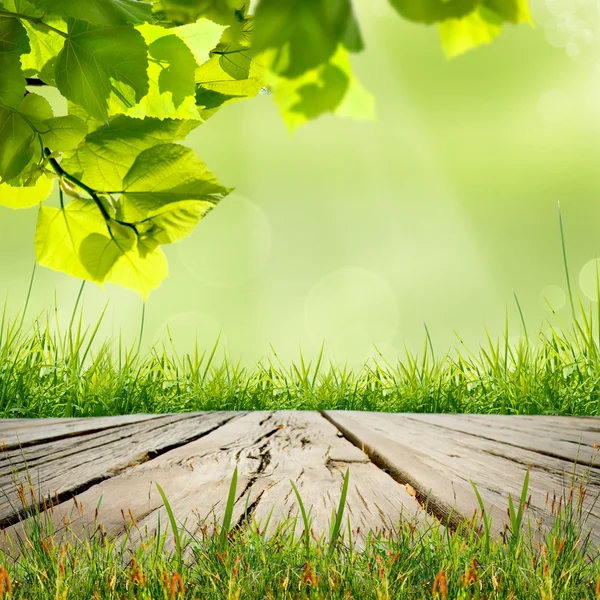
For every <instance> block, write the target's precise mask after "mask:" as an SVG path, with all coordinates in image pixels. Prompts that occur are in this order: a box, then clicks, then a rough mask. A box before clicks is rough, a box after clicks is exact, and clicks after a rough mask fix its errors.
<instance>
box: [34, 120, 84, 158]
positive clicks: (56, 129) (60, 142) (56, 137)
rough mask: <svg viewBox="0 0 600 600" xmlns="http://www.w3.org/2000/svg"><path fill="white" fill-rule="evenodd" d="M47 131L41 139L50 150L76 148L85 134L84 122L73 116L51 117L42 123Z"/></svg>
mask: <svg viewBox="0 0 600 600" xmlns="http://www.w3.org/2000/svg"><path fill="white" fill-rule="evenodd" d="M44 125H45V126H46V127H47V131H45V132H44V134H43V136H42V139H43V140H44V145H45V146H46V147H48V148H50V150H52V151H55V150H59V151H64V150H70V149H72V148H76V147H77V146H78V145H79V143H80V142H81V141H82V140H83V138H84V137H85V136H86V134H87V126H86V124H85V122H84V121H82V120H81V119H79V118H78V117H75V116H74V115H66V116H64V117H53V118H51V119H47V120H45V121H44Z"/></svg>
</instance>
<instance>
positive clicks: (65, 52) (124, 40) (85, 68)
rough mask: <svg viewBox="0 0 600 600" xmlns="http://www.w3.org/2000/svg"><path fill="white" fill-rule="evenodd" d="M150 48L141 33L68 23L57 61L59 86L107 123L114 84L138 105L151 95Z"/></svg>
mask: <svg viewBox="0 0 600 600" xmlns="http://www.w3.org/2000/svg"><path fill="white" fill-rule="evenodd" d="M147 67H148V57H147V47H146V43H145V42H144V38H143V37H142V35H141V33H140V32H139V31H136V30H135V29H134V28H133V27H131V26H129V25H127V26H122V27H110V26H96V25H90V24H89V23H86V22H84V21H74V20H71V21H69V35H68V38H67V39H66V41H65V45H64V48H63V49H62V50H61V52H60V54H59V55H58V58H57V60H56V85H57V87H58V89H59V91H60V92H61V93H62V94H63V96H65V97H66V98H67V99H68V100H71V101H73V102H75V103H77V104H80V105H81V106H82V107H83V108H84V109H85V110H86V111H87V112H88V113H89V114H90V115H91V116H92V117H95V118H97V119H100V120H104V121H107V120H108V98H109V95H110V92H111V89H114V85H113V80H115V81H118V82H121V83H122V84H124V85H125V86H126V88H127V89H128V90H130V91H131V93H132V95H133V96H134V97H135V99H136V100H137V101H139V100H140V99H141V98H142V97H143V96H144V95H145V94H146V93H147V92H148V74H147V72H146V69H147Z"/></svg>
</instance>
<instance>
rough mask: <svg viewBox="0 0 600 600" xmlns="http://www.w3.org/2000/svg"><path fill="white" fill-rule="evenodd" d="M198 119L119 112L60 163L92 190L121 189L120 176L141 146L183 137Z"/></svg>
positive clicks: (198, 122)
mask: <svg viewBox="0 0 600 600" xmlns="http://www.w3.org/2000/svg"><path fill="white" fill-rule="evenodd" d="M200 123H201V121H179V120H173V119H164V120H160V119H152V118H145V119H133V118H131V117H127V116H125V115H119V116H118V117H115V118H113V119H111V121H110V123H109V124H108V125H106V126H104V127H101V128H100V129H97V130H96V131H93V132H92V133H90V134H88V136H87V137H86V138H85V143H84V144H83V145H82V146H81V147H79V148H78V149H77V150H76V151H75V153H74V154H73V155H72V156H71V157H69V158H67V159H64V160H63V161H62V163H61V166H62V167H63V169H65V171H67V173H70V174H71V175H74V176H75V177H77V178H78V179H79V180H81V181H83V182H84V183H86V184H87V185H89V186H90V187H92V188H93V189H95V190H98V191H113V190H120V189H122V187H123V178H124V177H125V175H126V173H127V171H128V170H129V169H130V168H131V166H132V165H133V163H134V161H135V159H136V158H137V156H138V154H139V153H140V152H142V150H146V149H147V148H151V147H152V146H156V145H159V144H164V143H165V142H175V141H178V140H183V139H184V138H185V136H186V135H187V134H188V133H189V132H190V131H192V129H194V128H195V127H198V125H200Z"/></svg>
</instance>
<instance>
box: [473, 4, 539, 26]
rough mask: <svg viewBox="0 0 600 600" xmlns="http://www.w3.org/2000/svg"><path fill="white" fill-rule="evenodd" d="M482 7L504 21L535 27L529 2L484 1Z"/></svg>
mask: <svg viewBox="0 0 600 600" xmlns="http://www.w3.org/2000/svg"><path fill="white" fill-rule="evenodd" d="M481 5H482V6H483V7H485V8H488V9H489V10H491V11H492V12H494V13H496V14H497V15H498V16H499V17H500V18H501V19H502V20H504V21H509V22H510V23H529V24H530V25H533V18H532V16H531V10H530V9H529V1H528V0H482V2H481Z"/></svg>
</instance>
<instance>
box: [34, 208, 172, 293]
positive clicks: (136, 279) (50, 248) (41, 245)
mask: <svg viewBox="0 0 600 600" xmlns="http://www.w3.org/2000/svg"><path fill="white" fill-rule="evenodd" d="M109 226H110V232H109V229H108V227H109ZM35 251H36V259H37V262H38V263H39V264H40V265H43V266H45V267H48V268H50V269H54V270H56V271H62V272H63V273H67V274H68V275H72V276H74V277H78V278H80V279H86V280H88V281H94V282H96V283H98V284H102V283H104V282H110V283H116V284H118V285H122V286H123V287H127V288H130V289H133V290H135V291H137V292H138V293H139V294H140V295H141V296H142V297H144V298H147V297H148V294H149V293H150V291H151V290H153V289H154V288H156V287H157V286H158V285H159V284H160V282H161V281H162V280H163V279H164V278H165V277H166V276H167V274H168V267H167V262H166V258H165V256H164V254H163V253H162V251H161V250H160V248H158V246H157V244H154V245H153V246H152V245H149V244H147V243H144V242H140V241H139V240H138V238H137V236H136V234H135V232H134V231H133V229H131V228H129V227H124V226H122V225H119V224H118V223H116V222H114V221H109V223H108V224H107V222H106V221H105V220H104V218H103V217H102V215H101V213H100V211H99V210H98V207H97V206H96V205H95V203H94V202H93V201H92V200H84V199H76V200H73V202H71V203H69V204H68V205H67V206H66V207H65V208H64V209H58V208H53V207H48V206H42V207H40V211H39V215H38V223H37V228H36V234H35Z"/></svg>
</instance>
